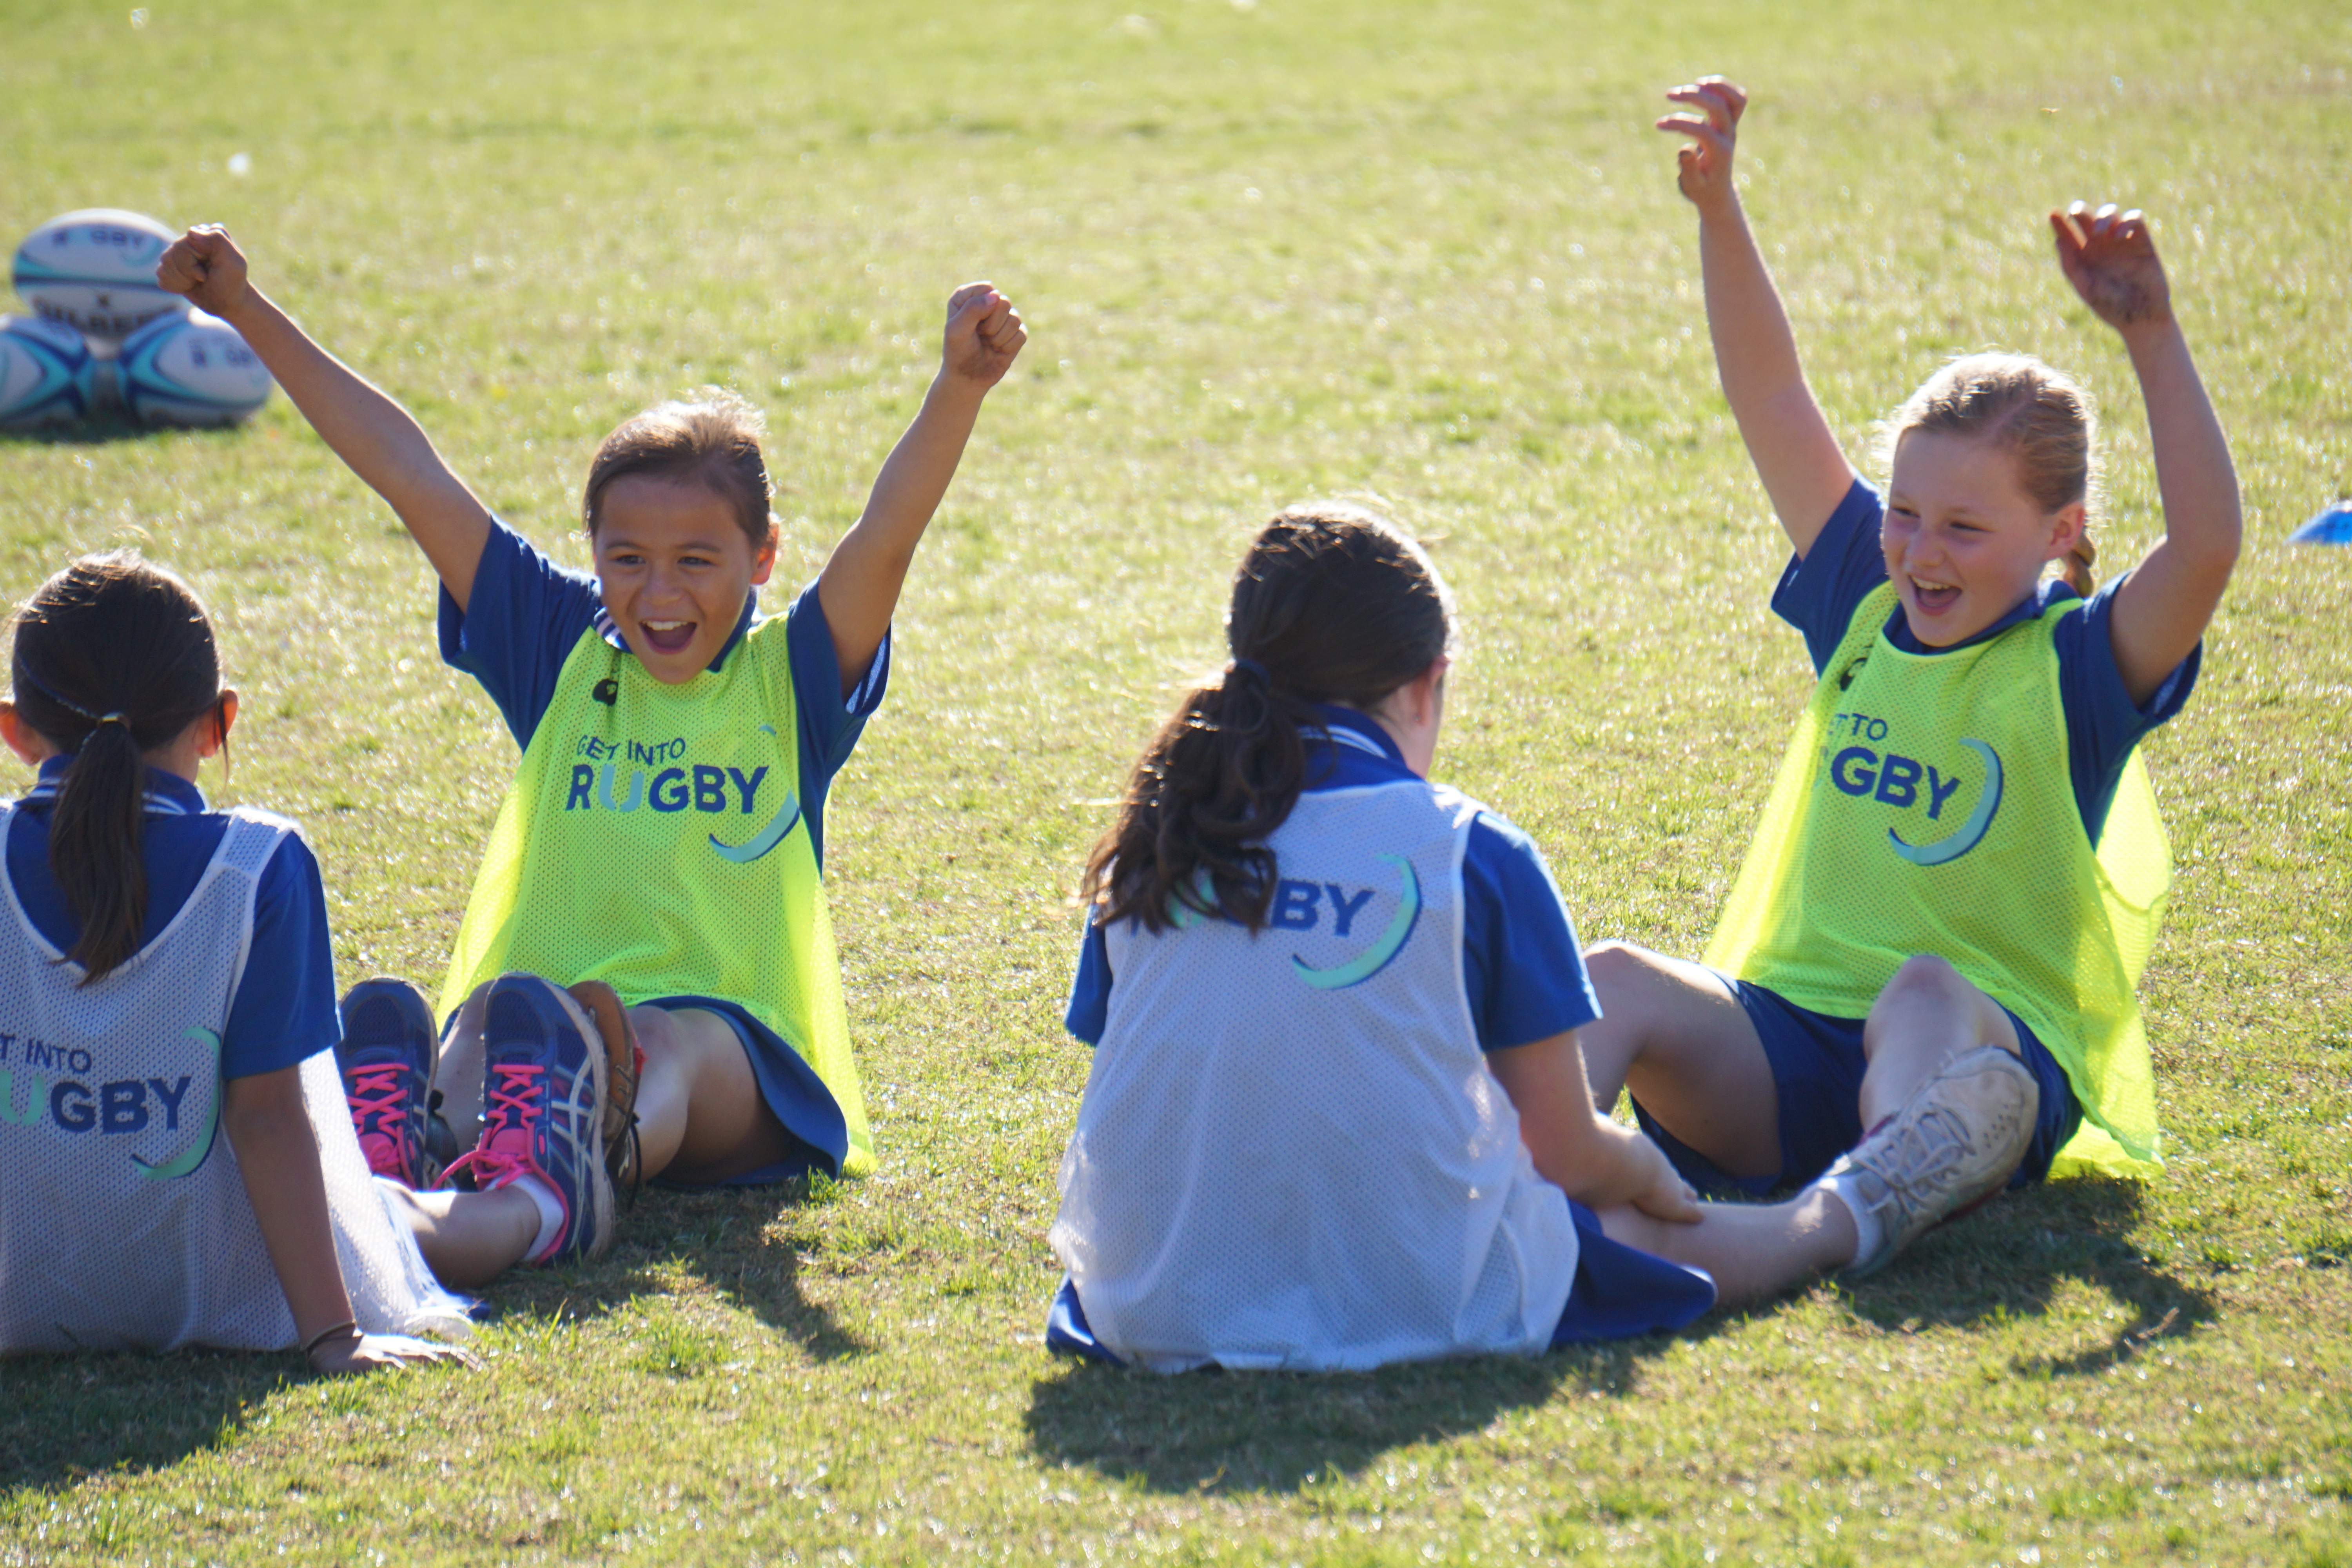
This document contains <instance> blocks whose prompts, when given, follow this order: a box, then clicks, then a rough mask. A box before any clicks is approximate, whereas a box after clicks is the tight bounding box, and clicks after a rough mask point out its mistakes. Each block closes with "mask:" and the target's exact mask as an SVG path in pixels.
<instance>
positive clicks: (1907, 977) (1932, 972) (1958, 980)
mask: <svg viewBox="0 0 2352 1568" xmlns="http://www.w3.org/2000/svg"><path fill="white" fill-rule="evenodd" d="M1974 994H1978V993H1977V988H1976V987H1975V986H1973V985H1971V984H1969V982H1968V979H1967V977H1966V976H1965V975H1963V974H1961V973H1960V972H1959V971H1958V970H1957V969H1955V968H1953V967H1952V964H1951V961H1950V960H1949V959H1944V958H1938V957H1937V956H1936V955H1935V954H1934V953H1932V952H1921V953H1915V954H1913V955H1912V956H1911V957H1909V958H1906V959H1905V960H1904V961H1903V967H1902V968H1900V969H1898V970H1896V971H1895V978H1894V979H1892V980H1889V981H1888V982H1887V983H1886V984H1885V986H1884V987H1883V988H1882V989H1881V990H1880V991H1879V993H1878V1000H1879V1002H1880V1003H1881V1004H1882V1005H1884V1004H1885V1003H1887V1002H1890V1001H1895V1000H1897V999H1900V998H1904V997H1924V998H1928V999H1940V1000H1945V1001H1957V1000H1958V999H1960V998H1961V997H1963V996H1969V995H1974Z"/></svg>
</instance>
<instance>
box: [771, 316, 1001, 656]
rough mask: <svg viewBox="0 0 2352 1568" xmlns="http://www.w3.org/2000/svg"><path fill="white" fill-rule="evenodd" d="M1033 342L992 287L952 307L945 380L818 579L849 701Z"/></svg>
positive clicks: (935, 383) (893, 452)
mask: <svg viewBox="0 0 2352 1568" xmlns="http://www.w3.org/2000/svg"><path fill="white" fill-rule="evenodd" d="M1028 341H1029V334H1028V331H1027V330H1026V329H1025V328H1024V327H1023V326H1022V324H1021V312H1019V311H1018V310H1014V309H1013V301H1012V300H1008V299H1006V298H1005V297H1004V296H1003V295H1002V294H1000V293H998V292H997V291H996V289H995V288H994V287H993V286H992V285H990V284H987V283H967V284H965V285H964V286H963V287H962V288H961V289H957V290H956V291H955V293H954V294H953V295H952V296H950V299H949V300H948V326H947V334H946V342H945V344H944V346H943V347H942V349H941V352H940V374H938V375H937V376H935V377H933V378H932V381H931V389H930V391H929V392H928V393H926V394H925V395H924V396H923V406H922V408H921V410H920V411H919V413H917V414H916V416H915V422H914V423H913V424H911V425H909V426H907V433H906V434H905V435H903V436H901V437H898V445H897V446H896V447H892V448H891V449H890V456H889V458H887V459H886V460H885V461H884V463H883V464H882V472H881V473H880V474H879V475H877V476H876V478H875V480H874V492H873V494H872V495H870V496H868V497H867V498H866V511H865V513H864V515H863V516H861V517H859V518H858V520H857V521H856V523H854V524H853V525H851V527H850V530H849V531H848V532H847V533H845V534H844V535H842V538H841V542H840V543H839V544H836V545H835V546H834V549H833V555H832V557H831V558H830V559H829V560H827V561H826V562H825V563H824V572H823V573H822V574H820V575H819V576H818V578H817V586H816V594H817V602H818V603H819V604H821V605H824V618H825V624H826V625H827V626H830V627H831V628H832V629H833V648H834V652H835V655H836V656H837V657H838V658H839V659H840V662H841V689H842V693H843V695H845V696H846V695H847V694H848V693H849V692H851V691H854V690H856V688H857V683H858V682H859V681H861V680H863V679H866V669H867V668H868V667H869V666H871V665H872V664H873V662H874V655H875V653H876V651H877V649H879V648H880V647H881V646H882V637H883V634H884V633H886V632H887V631H888V630H889V629H890V616H891V615H892V613H893V612H895V611H896V610H897V609H898V590H899V589H900V588H901V587H903V586H904V585H905V584H906V581H907V568H908V567H909V566H911V565H912V564H914V560H915V546H916V545H918V544H919V543H920V542H922V538H923V530H924V529H926V528H928V527H929V525H930V521H931V514H932V513H933V512H935V511H937V510H939V506H940V498H941V497H943V496H945V495H946V494H947V493H948V481H949V480H950V479H954V478H955V471H956V464H957V463H958V462H960V461H961V460H962V458H963V447H964V443H965V442H966V441H967V440H969V439H971V427H972V425H973V424H974V423H975V422H976V421H977V420H978V419H979V418H980V405H981V402H982V399H984V398H985V397H987V395H988V389H989V388H990V387H992V386H994V385H995V384H997V383H998V382H999V381H1001V380H1003V377H1004V373H1005V372H1006V371H1008V370H1010V369H1012V368H1013V359H1014V357H1015V356H1017V355H1018V354H1019V353H1021V345H1022V344H1023V343H1025V342H1028Z"/></svg>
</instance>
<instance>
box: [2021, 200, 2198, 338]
mask: <svg viewBox="0 0 2352 1568" xmlns="http://www.w3.org/2000/svg"><path fill="white" fill-rule="evenodd" d="M2050 227H2051V231H2052V233H2053V235H2054V236H2055V237H2056V239H2057V241H2058V267H2059V269H2060V270H2061V271H2063V272H2064V273H2065V274H2066V281H2067V282H2069V283H2072V284H2073V285H2074V292H2075V293H2077V294H2080V295H2081V296H2082V297H2083V303H2084V304H2085V305H2088V306H2089V307H2091V309H2092V310H2094V311H2095V312H2096V314H2097V315H2098V318H2099V320H2101V321H2105V322H2106V323H2107V325H2109V326H2111V327H2113V328H2115V329H2116V331H2127V330H2129V329H2130V328H2133V327H2140V326H2158V325H2161V324H2163V323H2164V322H2167V321H2171V320H2172V290H2171V289H2170V287H2169V286H2168V285H2167V284H2166V282H2165V280H2164V263H2162V262H2161V261H2158V259H2157V258H2156V237H2155V236H2154V235H2153V234H2151V233H2149V232H2148V226H2147V219H2146V218H2144V217H2142V216H2140V214H2139V210H2138V209H2137V207H2135V208H2134V209H2133V210H2131V211H2130V212H2126V213H2119V212H2117V211H2116V205H2115V204H2114V203H2113V202H2109V203H2107V204H2106V205H2104V206H2102V207H2100V208H2098V209H2097V210H2096V211H2094V210H2092V208H2091V206H2090V205H2089V204H2088V203H2085V202H2075V203H2074V204H2072V205H2069V206H2068V207H2067V208H2066V210H2065V211H2064V212H2063V213H2052V214H2051V215H2050Z"/></svg>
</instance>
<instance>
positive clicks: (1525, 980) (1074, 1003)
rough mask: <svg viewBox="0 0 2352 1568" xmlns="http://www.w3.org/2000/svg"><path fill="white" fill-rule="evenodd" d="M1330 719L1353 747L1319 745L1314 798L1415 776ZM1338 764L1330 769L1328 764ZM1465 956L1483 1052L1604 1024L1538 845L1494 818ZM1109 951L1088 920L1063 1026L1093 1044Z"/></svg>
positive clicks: (1469, 915) (1351, 716)
mask: <svg viewBox="0 0 2352 1568" xmlns="http://www.w3.org/2000/svg"><path fill="white" fill-rule="evenodd" d="M1322 714H1323V721H1324V723H1325V724H1326V725H1327V726H1328V728H1329V729H1331V730H1332V731H1334V732H1335V733H1338V734H1343V735H1344V736H1345V737H1347V743H1342V744H1338V745H1333V746H1331V747H1329V748H1328V750H1326V749H1325V748H1323V747H1321V746H1310V748H1309V751H1308V763H1307V772H1308V775H1309V779H1310V782H1309V783H1308V784H1307V792H1308V793H1314V792H1316V791H1320V790H1329V789H1361V788H1363V787H1365V786H1367V785H1370V784H1391V783H1394V782H1395V781H1397V780H1399V779H1409V778H1412V777H1414V776H1415V774H1414V773H1413V771H1412V769H1411V768H1409V767H1407V766H1406V765H1405V761H1404V753H1403V752H1401V751H1399V750H1398V749H1397V743H1396V741H1395V740H1394V738H1393V737H1391V735H1390V734H1389V732H1388V731H1386V730H1383V729H1381V726H1380V725H1379V724H1378V723H1377V722H1375V721H1372V720H1371V719H1369V718H1367V717H1365V716H1364V715H1363V714H1361V713H1359V712H1357V711H1356V710H1353V709H1349V708H1339V707H1332V706H1328V705H1327V706H1325V707H1323V709H1322ZM1326 757H1328V758H1331V759H1332V762H1331V765H1330V766H1328V768H1327V767H1325V766H1324V765H1323V759H1324V758H1326ZM1462 902H1463V921H1462V958H1463V974H1462V981H1463V985H1464V988H1465V990H1466V991H1467V992H1468V993H1469V999H1470V1021H1471V1026H1472V1027H1473V1028H1474V1029H1475V1031H1476V1033H1477V1036H1478V1046H1479V1048H1480V1049H1482V1050H1488V1051H1499V1050H1507V1049H1510V1048H1511V1047H1516V1046H1531V1045H1533V1044H1535V1043H1536V1042H1537V1041H1538V1040H1548V1039H1549V1038H1551V1037H1553V1036H1554V1035H1559V1034H1565V1033H1566V1032H1567V1031H1569V1030H1570V1029H1578V1028H1582V1027H1583V1026H1585V1025H1587V1024H1590V1023H1591V1022H1593V1021H1594V1020H1595V1019H1597V1018H1599V1017H1600V1016H1601V1003H1600V1001H1599V999H1598V998H1596V997H1595V996H1594V995H1593V994H1592V982H1591V979H1589V978H1588V977H1587V976H1586V974H1585V973H1584V952H1583V950H1582V949H1581V948H1580V947H1579V946H1578V945H1577V942H1576V929H1575V927H1574V926H1573V925H1572V924H1570V921H1569V918H1568V907H1567V905H1565V904H1564V903H1562V902H1561V901H1560V897H1559V887H1558V886H1556V885H1555V884H1554V883H1553V881H1552V879H1551V869H1550V868H1549V867H1548V866H1546V865H1545V864H1544V858H1543V855H1542V853H1541V852H1540V851H1538V849H1537V848H1536V846H1535V841H1534V840H1533V839H1531V838H1529V837H1528V836H1527V835H1526V834H1525V833H1522V832H1520V831H1519V829H1518V828H1517V827H1515V826H1512V825H1511V824H1510V823H1509V822H1507V821H1506V820H1504V819H1503V818H1502V817H1499V816H1496V815H1495V814H1494V813H1493V812H1491V811H1481V812H1479V813H1478V815H1477V816H1475V817H1474V818H1472V819H1471V823H1470V842H1469V845H1468V847H1466V848H1465V851H1464V854H1463V860H1462ZM1111 984H1112V976H1111V972H1110V949H1109V945H1108V942H1106V941H1105V940H1104V936H1103V928H1102V927H1101V926H1100V925H1099V924H1097V923H1096V922H1095V921H1091V920H1089V921H1087V931H1086V937H1085V940H1084V942H1082V943H1081V944H1080V946H1079V949H1078V974H1077V979H1076V982H1074V983H1073V984H1072V985H1071V987H1070V1005H1069V1011H1068V1013H1067V1014H1066V1016H1065V1017H1064V1019H1063V1023H1064V1025H1065V1026H1066V1027H1067V1028H1068V1030H1069V1031H1070V1033H1071V1034H1073V1035H1076V1037H1078V1038H1079V1039H1081V1040H1084V1041H1085V1042H1086V1043H1087V1045H1090V1046H1097V1045H1100V1044H1101V1043H1102V1036H1103V1028H1104V1026H1105V1024H1106V1023H1107V1021H1108V1018H1109V1016H1110V988H1111Z"/></svg>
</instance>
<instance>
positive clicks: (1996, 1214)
mask: <svg viewBox="0 0 2352 1568" xmlns="http://www.w3.org/2000/svg"><path fill="white" fill-rule="evenodd" d="M2145 1201H2146V1200H2145V1197H2144V1190H2143V1189H2142V1188H2141V1186H2140V1185H2139V1184H2137V1183H2136V1182H2121V1181H2105V1180H2092V1179H2086V1180H2079V1181H2065V1182H2056V1183H2052V1184H2047V1185H2043V1186H2037V1187H2029V1188H2026V1189H2024V1190H2023V1191H2021V1192H2014V1193H2009V1194H2004V1195H2003V1196H2002V1197H2001V1199H2000V1202H1998V1203H1995V1204H1993V1205H1990V1206H1989V1207H1987V1208H1985V1209H1983V1210H1982V1211H1980V1212H1979V1213H1978V1214H1975V1215H1970V1216H1969V1217H1968V1218H1967V1219H1964V1220H1962V1221H1960V1222H1959V1223H1958V1225H1954V1226H1948V1227H1946V1228H1945V1229H1942V1230H1939V1231H1932V1232H1930V1233H1929V1234H1928V1235H1927V1237H1923V1238H1921V1239H1920V1240H1919V1241H1918V1242H1916V1243H1915V1244H1914V1245H1913V1246H1912V1247H1911V1248H1910V1250H1909V1251H1907V1252H1906V1254H1905V1255H1904V1256H1903V1258H1901V1259H1900V1260H1898V1261H1897V1262H1895V1264H1894V1265H1893V1266H1892V1267H1890V1268H1888V1269H1887V1270H1886V1271H1885V1273H1883V1274H1879V1275H1875V1276H1873V1277H1872V1278H1870V1279H1864V1280H1859V1281H1856V1282H1854V1283H1853V1284H1852V1285H1851V1286H1849V1287H1848V1289H1847V1295H1848V1300H1849V1301H1850V1303H1851V1306H1852V1309H1853V1313H1854V1315H1855V1316H1856V1317H1859V1318H1861V1319H1863V1320H1864V1321H1867V1322H1871V1323H1874V1324H1876V1325H1877V1326H1878V1327H1880V1328H1883V1329H1895V1330H1910V1329H1915V1328H1917V1327H1919V1326H1922V1325H1924V1324H1928V1323H1938V1324H1950V1325H1954V1326H1959V1327H1967V1326H1969V1325H1973V1324H1979V1323H1985V1322H1998V1321H2003V1320H2006V1319H2009V1318H2015V1317H2024V1316H2030V1315H2034V1314H2038V1313H2041V1312H2043V1311H2046V1310H2048V1309H2049V1306H2050V1303H2051V1300H2052V1299H2053V1296H2054V1295H2055V1293H2056V1291H2057V1289H2058V1288H2059V1287H2060V1286H2061V1285H2062V1284H2063V1283H2064V1282H2065V1281H2067V1280H2069V1279H2076V1280H2080V1281H2082V1282H2083V1283H2084V1284H2087V1285H2090V1286H2092V1287H2093V1288H2095V1289H2099V1290H2102V1291H2104V1292H2105V1293H2106V1294H2107V1295H2109V1296H2111V1297H2113V1298H2114V1299H2115V1300H2116V1302H2118V1303H2119V1304H2120V1305H2122V1306H2123V1307H2124V1308H2125V1310H2126V1317H2125V1319H2124V1320H2123V1321H2121V1322H2120V1323H2119V1325H2118V1326H2117V1327H2116V1331H2115V1333H2114V1335H2113V1336H2112V1337H2111V1338H2109V1339H2108V1340H2107V1341H2106V1342H2105V1343H2102V1344H2098V1345H2094V1346H2090V1347H2088V1348H2085V1349H2084V1350H2082V1351H2079V1352H2076V1353H2074V1354H2073V1355H2070V1356H2063V1357H2048V1356H2037V1357H2033V1358H2032V1359H2030V1360H2021V1361H2019V1362H2018V1363H2016V1366H2015V1370H2016V1371H2017V1372H2018V1373H2020V1374H2021V1375H2026V1376H2042V1377H2070V1376H2078V1375H2081V1374H2083V1373H2096V1372H2104V1371H2105V1370H2106V1369H2107V1368H2108V1367H2110V1366H2113V1365H2115V1364H2116V1363H2117V1362H2119V1361H2123V1360H2126V1359H2127V1358H2129V1357H2131V1356H2133V1355H2136V1354H2137V1353H2138V1352H2139V1351H2140V1349H2141V1348H2142V1347H2143V1346H2145V1345H2147V1344H2149V1343H2151V1342H2154V1341H2156V1340H2158V1339H2160V1338H2164V1337H2167V1336H2169V1335H2174V1334H2183V1333H2187V1332H2188V1331H2189V1330H2191V1329H2193V1328H2194V1327H2196V1326H2197V1325H2198V1324H2200V1323H2203V1322H2206V1321H2210V1319H2211V1318H2212V1317H2213V1315H2214V1303H2213V1299H2212V1297H2211V1296H2210V1294H2209V1293H2208V1292H2206V1291H2204V1290H2201V1289H2197V1288H2196V1287H2194V1286H2192V1285H2188V1284H2185V1283H2183V1282H2182V1281H2181V1280H2179V1279H2177V1278H2175V1277H2174V1276H2172V1275H2170V1274H2168V1273H2167V1272H2165V1270H2164V1269H2163V1268H2161V1267H2160V1266H2159V1265H2158V1264H2156V1263H2155V1262H2153V1261H2151V1260H2150V1259H2149V1258H2147V1257H2145V1256H2143V1255H2142V1254H2141V1253H2140V1251H2139V1250H2138V1249H2137V1247H2133V1246H2132V1245H2131V1243H2130V1242H2128V1241H2126V1240H2125V1239H2124V1237H2126V1236H2127V1235H2128V1234H2129V1233H2130V1232H2131V1230H2132V1228H2133V1226H2135V1225H2137V1222H2138V1220H2139V1217H2140V1213H2141V1209H2142V1206H2143V1205H2144V1203H2145Z"/></svg>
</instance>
